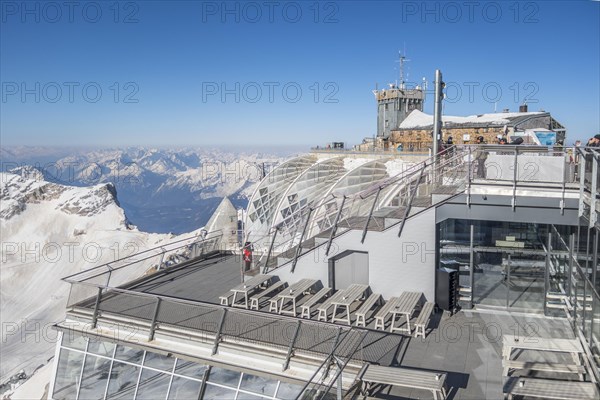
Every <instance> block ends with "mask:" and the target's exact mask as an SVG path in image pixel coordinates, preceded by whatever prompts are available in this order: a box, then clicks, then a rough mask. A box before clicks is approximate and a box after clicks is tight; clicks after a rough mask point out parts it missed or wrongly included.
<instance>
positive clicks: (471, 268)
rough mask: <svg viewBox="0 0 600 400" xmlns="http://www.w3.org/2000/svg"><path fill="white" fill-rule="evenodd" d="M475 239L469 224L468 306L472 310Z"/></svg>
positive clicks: (473, 228) (472, 228) (472, 226)
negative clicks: (469, 294)
mask: <svg viewBox="0 0 600 400" xmlns="http://www.w3.org/2000/svg"><path fill="white" fill-rule="evenodd" d="M474 238H475V226H474V225H473V224H471V240H470V242H469V268H470V270H469V281H470V282H471V298H470V300H469V306H470V307H471V308H473V306H474V305H473V298H474V296H475V262H474V261H475V252H474V251H473V247H474V243H473V240H474Z"/></svg>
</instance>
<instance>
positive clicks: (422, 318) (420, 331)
mask: <svg viewBox="0 0 600 400" xmlns="http://www.w3.org/2000/svg"><path fill="white" fill-rule="evenodd" d="M433 306H434V304H433V303H430V302H427V303H425V305H424V306H423V308H422V309H421V312H420V313H419V316H418V317H417V320H416V321H415V337H419V336H422V337H425V329H427V325H428V323H429V317H430V316H431V312H432V311H433Z"/></svg>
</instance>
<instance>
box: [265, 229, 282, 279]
mask: <svg viewBox="0 0 600 400" xmlns="http://www.w3.org/2000/svg"><path fill="white" fill-rule="evenodd" d="M278 232H279V227H278V226H276V227H275V232H273V239H272V240H271V244H270V245H269V252H268V253H267V259H266V260H265V266H264V267H263V274H266V273H267V269H268V268H269V260H270V259H271V253H272V252H273V246H274V245H275V238H276V237H277V233H278Z"/></svg>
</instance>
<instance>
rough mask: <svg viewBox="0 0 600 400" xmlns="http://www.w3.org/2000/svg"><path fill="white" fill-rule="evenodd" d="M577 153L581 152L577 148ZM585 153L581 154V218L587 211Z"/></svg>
mask: <svg viewBox="0 0 600 400" xmlns="http://www.w3.org/2000/svg"><path fill="white" fill-rule="evenodd" d="M575 149H576V150H577V151H580V150H579V149H578V148H575ZM584 195H585V153H583V152H581V157H579V217H583V213H584V211H585V207H584V205H585V202H584Z"/></svg>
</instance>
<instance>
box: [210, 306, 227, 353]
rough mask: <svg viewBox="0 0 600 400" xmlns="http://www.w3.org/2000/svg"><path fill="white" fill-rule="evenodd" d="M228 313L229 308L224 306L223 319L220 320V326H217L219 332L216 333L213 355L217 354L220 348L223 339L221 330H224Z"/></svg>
mask: <svg viewBox="0 0 600 400" xmlns="http://www.w3.org/2000/svg"><path fill="white" fill-rule="evenodd" d="M226 315H227V309H226V308H223V314H221V320H220V321H219V327H218V328H217V332H216V333H215V341H214V343H213V348H212V355H213V356H214V355H215V354H217V350H218V349H219V342H220V341H221V331H222V330H223V323H224V322H225V316H226Z"/></svg>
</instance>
